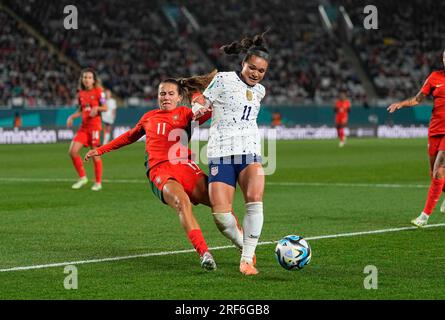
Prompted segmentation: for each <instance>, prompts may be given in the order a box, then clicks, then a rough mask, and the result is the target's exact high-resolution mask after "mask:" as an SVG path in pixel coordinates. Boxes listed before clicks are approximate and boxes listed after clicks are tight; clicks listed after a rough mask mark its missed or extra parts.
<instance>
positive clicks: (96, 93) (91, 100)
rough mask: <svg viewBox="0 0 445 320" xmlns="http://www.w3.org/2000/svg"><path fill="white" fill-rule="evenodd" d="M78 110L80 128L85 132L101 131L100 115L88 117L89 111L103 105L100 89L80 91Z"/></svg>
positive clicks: (103, 97) (103, 99)
mask: <svg viewBox="0 0 445 320" xmlns="http://www.w3.org/2000/svg"><path fill="white" fill-rule="evenodd" d="M78 102H79V109H80V111H81V112H82V124H81V128H83V129H86V130H101V128H102V120H101V117H100V113H98V114H97V115H96V116H94V117H90V112H91V109H92V108H94V107H99V106H101V105H103V104H104V103H105V94H104V93H103V91H102V89H101V88H93V89H91V90H80V91H79V93H78Z"/></svg>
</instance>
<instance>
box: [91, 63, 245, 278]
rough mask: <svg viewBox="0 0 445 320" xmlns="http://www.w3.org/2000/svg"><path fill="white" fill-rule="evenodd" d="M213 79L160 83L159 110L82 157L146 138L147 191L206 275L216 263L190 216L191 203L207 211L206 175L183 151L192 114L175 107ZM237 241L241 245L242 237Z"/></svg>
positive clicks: (148, 113) (189, 155)
mask: <svg viewBox="0 0 445 320" xmlns="http://www.w3.org/2000/svg"><path fill="white" fill-rule="evenodd" d="M215 74H216V71H215V72H212V73H210V74H208V75H205V76H201V77H192V78H187V79H182V80H175V79H167V80H164V81H163V82H161V84H160V85H159V88H158V102H159V109H157V110H152V111H149V112H147V113H146V114H144V115H143V116H142V118H141V119H140V120H139V122H138V123H137V124H136V126H135V127H134V128H133V129H131V130H129V131H127V132H126V133H124V134H122V135H121V136H119V137H117V138H116V139H114V140H113V141H111V142H110V143H108V144H106V145H103V146H102V147H100V148H97V149H96V150H91V151H89V152H88V153H87V155H86V156H85V160H88V159H89V158H91V157H94V156H98V155H102V154H104V153H106V152H110V151H112V150H115V149H118V148H121V147H123V146H125V145H128V144H131V143H133V142H135V141H137V140H139V139H140V138H141V137H142V136H144V135H146V148H145V149H146V153H147V156H148V161H147V177H148V178H149V180H150V186H151V188H152V190H153V192H154V194H155V195H156V196H157V197H158V198H159V199H161V201H162V202H164V203H166V204H168V205H169V206H170V207H172V208H173V209H174V210H175V211H176V213H177V214H178V216H179V220H180V223H181V225H182V227H183V228H184V231H185V232H186V234H187V236H188V238H189V240H190V242H191V243H192V244H193V246H194V248H195V249H196V251H197V252H198V254H199V255H200V256H201V266H202V267H203V268H204V269H207V270H214V269H216V263H215V261H214V259H213V257H212V255H211V253H210V252H209V250H208V246H207V244H206V242H205V240H204V237H203V235H202V231H201V228H200V226H199V224H198V222H197V220H196V218H195V217H194V215H193V212H192V204H195V205H196V204H198V203H202V204H204V205H207V206H210V200H209V194H208V186H207V176H206V175H205V173H204V172H202V171H201V169H200V168H199V167H198V165H196V163H194V162H193V161H192V153H191V150H190V149H189V148H188V141H189V136H190V124H191V121H192V118H193V112H192V110H191V109H190V108H188V107H185V106H178V104H179V103H180V101H181V100H182V99H183V97H186V96H190V95H191V92H190V90H191V89H190V88H195V89H199V90H197V91H200V90H204V88H206V86H207V85H208V84H209V83H210V81H211V80H212V79H213V77H214V75H215ZM210 116H211V114H207V115H206V116H205V117H204V118H202V119H199V123H200V124H201V123H204V122H205V121H207V120H208V119H209V118H210ZM178 129H180V130H178ZM181 133H184V134H183V135H182V137H180V136H179V134H181ZM221 232H223V230H221ZM223 233H224V232H223ZM225 235H226V234H225ZM226 236H227V237H228V238H230V236H229V235H226ZM237 237H238V239H240V240H239V241H241V245H242V233H241V232H240V233H239V235H237ZM231 240H232V239H231ZM232 241H234V240H232Z"/></svg>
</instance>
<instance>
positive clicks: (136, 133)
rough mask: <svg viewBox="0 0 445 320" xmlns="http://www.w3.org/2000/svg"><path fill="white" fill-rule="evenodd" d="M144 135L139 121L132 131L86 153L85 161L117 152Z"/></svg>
mask: <svg viewBox="0 0 445 320" xmlns="http://www.w3.org/2000/svg"><path fill="white" fill-rule="evenodd" d="M144 135H145V131H144V128H143V126H142V124H141V121H139V122H138V124H137V125H136V127H134V128H133V129H131V130H128V131H127V132H125V133H123V134H121V135H120V136H119V137H117V138H115V139H113V140H111V141H110V142H109V143H107V144H104V145H103V146H101V147H99V148H97V149H93V150H90V151H88V153H87V154H86V155H85V161H88V160H89V159H90V158H92V157H96V156H101V155H103V154H104V153H107V152H110V151H113V150H117V149H119V148H122V147H123V146H126V145H129V144H132V143H134V142H136V141H138V140H139V139H140V138H142V137H143V136H144Z"/></svg>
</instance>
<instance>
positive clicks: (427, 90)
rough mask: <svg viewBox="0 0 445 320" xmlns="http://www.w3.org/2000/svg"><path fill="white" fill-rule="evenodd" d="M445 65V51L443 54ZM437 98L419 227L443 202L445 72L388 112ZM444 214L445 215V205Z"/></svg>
mask: <svg viewBox="0 0 445 320" xmlns="http://www.w3.org/2000/svg"><path fill="white" fill-rule="evenodd" d="M442 61H443V64H444V66H445V51H443V53H442ZM429 95H432V96H433V98H434V106H433V113H432V115H431V120H430V125H429V128H428V154H429V158H430V159H429V160H430V173H431V184H430V188H429V191H428V197H427V200H426V203H425V207H424V209H423V211H422V212H421V214H420V215H419V216H418V217H417V218H415V219H414V220H412V221H411V223H412V224H414V225H415V226H417V227H423V226H424V225H426V224H427V223H428V218H429V216H430V215H431V213H432V212H433V210H434V207H435V206H436V204H437V201H439V198H440V195H441V193H442V191H444V190H443V189H444V185H445V70H440V71H434V72H432V73H431V74H430V75H429V76H428V78H427V79H426V81H425V83H424V85H423V87H422V89H420V92H419V93H418V94H417V95H416V96H415V97H414V98H411V99H407V100H404V101H401V102H397V103H393V104H392V105H390V106H389V107H388V111H389V112H390V113H393V112H394V111H396V110H399V109H401V108H404V107H413V106H416V105H418V104H419V103H421V102H422V101H423V100H424V99H425V97H427V96H429ZM440 211H442V212H445V202H444V203H443V204H442V206H441V208H440Z"/></svg>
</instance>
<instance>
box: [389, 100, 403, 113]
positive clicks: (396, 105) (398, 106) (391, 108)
mask: <svg viewBox="0 0 445 320" xmlns="http://www.w3.org/2000/svg"><path fill="white" fill-rule="evenodd" d="M402 107H403V106H402V104H401V103H399V102H397V103H393V104H392V105H390V106H389V107H388V108H387V109H386V110H388V112H389V113H393V112H394V111H396V110H399V109H401V108H402Z"/></svg>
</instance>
